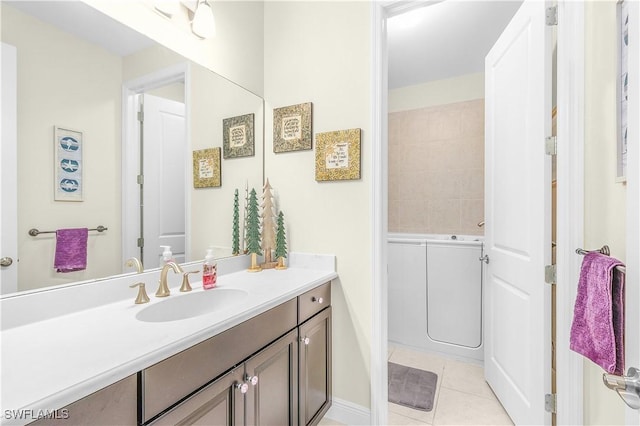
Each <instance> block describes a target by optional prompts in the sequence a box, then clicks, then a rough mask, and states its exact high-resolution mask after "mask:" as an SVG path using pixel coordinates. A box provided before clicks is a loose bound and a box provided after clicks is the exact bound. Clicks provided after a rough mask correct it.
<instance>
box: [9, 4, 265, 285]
mask: <svg viewBox="0 0 640 426" xmlns="http://www.w3.org/2000/svg"><path fill="white" fill-rule="evenodd" d="M1 7H2V27H1V28H2V43H3V63H4V62H5V59H7V58H10V56H11V55H7V56H5V55H4V53H5V49H6V48H8V49H13V52H14V53H15V58H16V65H15V66H16V70H17V73H16V74H15V80H16V81H14V82H13V83H9V84H13V85H15V87H16V88H17V90H16V102H15V108H14V109H15V111H14V112H13V114H11V113H8V114H7V111H6V108H3V111H2V114H3V115H2V126H3V127H4V126H5V125H8V123H9V124H10V123H11V122H13V123H14V125H15V130H16V135H17V136H16V137H15V140H5V138H4V136H3V140H2V144H6V143H14V144H15V145H16V147H17V149H16V152H17V159H16V161H15V165H16V176H17V179H16V182H13V183H14V184H16V193H17V202H16V205H17V214H16V217H15V229H16V230H17V250H18V258H17V259H15V262H14V266H13V267H12V268H15V278H14V279H12V280H7V279H6V278H5V276H4V275H3V278H2V287H3V289H2V293H3V294H7V293H11V292H14V291H24V290H34V289H40V288H43V287H47V286H51V285H58V284H67V283H73V282H80V281H86V280H91V279H100V278H105V277H109V276H113V275H118V274H122V273H129V272H131V273H133V271H132V270H131V269H128V268H126V267H125V265H124V263H125V260H126V259H127V258H129V257H131V256H136V257H138V258H141V259H143V260H144V262H143V263H145V265H144V266H145V270H146V269H149V268H153V267H158V265H159V259H160V256H161V254H162V249H161V248H160V246H161V245H171V246H172V251H173V253H174V258H175V259H176V260H177V261H179V262H188V261H195V260H199V259H202V258H203V257H204V255H205V252H206V249H207V248H209V247H212V248H213V249H214V251H215V253H216V255H217V257H223V256H230V255H231V246H232V241H231V238H232V218H233V204H234V192H235V190H236V189H238V190H239V193H240V206H242V205H243V202H244V194H245V188H246V187H248V188H249V189H250V188H256V190H258V189H259V188H261V186H262V182H263V153H264V146H263V123H264V102H263V99H262V98H260V97H259V96H257V95H255V94H253V93H251V92H250V91H248V90H246V89H244V88H242V87H240V86H239V85H237V84H235V83H234V82H232V81H229V80H227V79H225V78H223V77H221V76H220V75H218V74H216V73H214V72H212V71H211V70H209V69H205V68H204V67H202V66H200V65H197V64H195V63H190V62H189V61H188V60H187V59H185V58H184V57H182V56H180V55H179V54H177V53H176V52H174V51H172V50H170V49H167V48H166V47H164V46H161V45H159V44H157V43H155V42H154V41H152V40H150V39H149V38H147V37H145V36H143V35H141V34H138V33H136V32H135V31H133V30H132V29H130V28H127V27H125V26H123V25H121V24H119V23H117V22H116V21H114V20H113V19H111V18H109V17H107V16H105V15H102V14H101V13H100V12H98V11H96V10H95V9H93V8H91V7H90V6H88V5H86V4H84V3H82V2H77V1H75V2H74V1H70V2H47V1H44V2H6V1H3V2H2V4H1ZM7 46H9V47H7ZM7 60H9V59H7ZM3 66H4V65H3ZM3 75H4V73H3ZM3 84H7V83H6V82H5V80H4V77H3ZM140 108H144V114H143V115H142V114H140V116H143V117H144V120H143V121H142V122H140V121H138V116H139V114H138V112H139V111H140ZM245 116H249V117H252V118H253V122H252V126H253V127H252V134H253V142H252V141H251V138H245V139H242V138H241V139H239V142H238V143H240V144H243V143H244V144H251V143H253V146H254V149H253V155H244V156H240V155H238V156H235V157H229V158H223V149H222V147H223V131H224V126H223V122H224V121H225V119H230V118H231V119H233V120H231V121H227V124H229V123H231V124H236V125H237V124H238V123H248V122H247V121H246V118H244V119H243V118H240V117H245ZM12 117H13V118H12ZM56 128H57V129H58V130H59V131H65V130H68V131H72V132H76V133H72V136H73V135H76V136H77V138H80V139H81V140H80V143H81V151H82V156H81V163H80V165H79V166H80V167H81V168H82V173H81V174H79V175H78V176H79V179H78V183H79V184H80V185H81V189H82V194H81V195H82V196H81V197H80V199H79V200H64V199H63V200H59V199H58V200H57V199H56V197H54V188H55V187H56V185H58V184H59V182H58V180H59V179H58V175H57V174H56V172H55V170H56V167H57V166H58V165H59V164H58V163H59V162H60V154H59V152H58V148H57V145H56V144H57V143H58V142H56V138H55V137H54V133H55V129H56ZM249 128H250V124H246V126H245V127H244V128H243V129H244V130H248V129H249ZM60 129H62V130H60ZM227 130H228V129H227ZM248 133H250V132H248ZM210 148H220V163H221V185H220V186H207V187H201V188H195V187H194V179H195V180H200V178H201V177H203V176H205V177H206V175H202V176H201V175H199V174H198V173H201V171H202V169H198V168H195V169H194V162H193V158H194V153H196V157H198V156H199V155H200V154H203V153H202V150H205V149H210ZM238 152H242V153H243V154H244V153H246V151H243V150H238ZM203 155H205V157H204V158H205V159H206V160H207V161H209V159H211V158H214V159H215V153H214V154H211V153H210V152H209V151H207V153H206V154H203ZM198 158H199V157H198ZM196 163H197V162H196ZM202 164H204V163H202ZM213 164H215V162H214V163H213ZM72 166H74V165H73V164H72ZM74 167H75V166H74ZM207 170H208V169H207ZM3 173H5V170H4V169H3ZM194 173H196V176H195V177H194ZM138 175H142V176H144V177H138ZM6 183H7V182H6V179H5V180H3V186H4V185H5V184H6ZM9 183H12V182H9ZM2 194H3V198H2V200H3V203H2V205H4V206H6V205H7V202H6V200H5V198H4V194H5V191H4V189H3V192H2ZM62 198H64V197H62ZM4 226H5V225H4V224H3V228H4ZM98 226H104V227H106V228H108V229H107V230H106V231H104V232H97V231H90V232H89V237H88V243H87V246H88V247H87V265H86V269H85V270H81V271H75V272H68V273H61V272H56V270H54V256H55V252H56V235H55V233H41V234H39V235H37V236H32V235H29V230H30V229H32V228H36V229H38V230H39V231H41V232H47V231H56V230H58V229H67V228H85V227H86V228H90V229H91V228H96V227H98ZM142 243H143V244H142ZM139 245H142V247H139ZM3 274H4V272H3Z"/></svg>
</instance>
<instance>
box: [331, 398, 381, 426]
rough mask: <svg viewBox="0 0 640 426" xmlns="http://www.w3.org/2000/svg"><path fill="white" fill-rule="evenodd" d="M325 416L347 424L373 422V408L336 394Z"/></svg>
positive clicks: (368, 423) (367, 423)
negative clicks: (341, 397) (337, 396)
mask: <svg viewBox="0 0 640 426" xmlns="http://www.w3.org/2000/svg"><path fill="white" fill-rule="evenodd" d="M325 417H326V418H328V419H331V420H333V421H336V422H339V423H342V424H345V425H370V424H371V410H369V409H368V408H366V407H363V406H362V405H358V404H354V403H353V402H349V401H347V400H344V399H340V398H336V397H335V396H334V397H333V401H332V402H331V408H329V411H327V414H326V415H325Z"/></svg>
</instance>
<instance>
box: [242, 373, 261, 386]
mask: <svg viewBox="0 0 640 426" xmlns="http://www.w3.org/2000/svg"><path fill="white" fill-rule="evenodd" d="M244 381H245V382H247V383H251V386H255V385H257V384H258V376H250V375H248V374H245V376H244Z"/></svg>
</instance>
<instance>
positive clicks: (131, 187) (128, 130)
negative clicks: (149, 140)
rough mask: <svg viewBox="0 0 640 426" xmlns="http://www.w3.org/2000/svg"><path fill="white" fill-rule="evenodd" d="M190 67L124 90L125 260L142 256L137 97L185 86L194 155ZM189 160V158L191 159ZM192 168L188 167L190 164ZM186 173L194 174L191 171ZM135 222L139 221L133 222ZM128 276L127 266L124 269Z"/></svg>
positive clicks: (176, 68) (169, 70)
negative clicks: (157, 90)
mask: <svg viewBox="0 0 640 426" xmlns="http://www.w3.org/2000/svg"><path fill="white" fill-rule="evenodd" d="M189 76H190V65H189V64H188V63H181V64H177V65H174V66H171V67H168V68H164V69H162V70H158V71H156V72H153V73H151V74H147V75H144V76H142V77H139V78H136V79H133V80H129V81H126V82H125V83H124V84H123V87H122V102H123V104H122V255H123V258H124V259H128V258H130V257H138V256H139V254H140V252H139V249H138V246H137V240H138V237H139V236H140V220H139V217H140V211H139V207H140V205H139V199H140V198H139V197H140V190H139V187H138V185H137V175H138V170H139V165H140V151H139V149H138V143H137V141H138V137H139V130H138V121H137V111H138V110H137V108H138V103H137V99H136V96H135V95H137V94H139V93H143V92H144V91H147V90H151V89H155V88H158V87H162V86H165V85H167V84H171V83H175V82H178V81H183V82H184V91H185V93H184V103H185V125H186V134H187V136H186V147H185V149H186V151H187V152H191V123H190V117H191V111H190V109H191V108H190V93H191V81H190V78H189ZM187 157H188V156H187ZM187 166H188V164H187ZM186 170H190V168H189V167H187V168H186ZM190 179H191V177H190V175H189V173H187V176H186V180H187V187H190V182H191V180H190ZM185 206H186V208H185V209H186V211H185V215H186V216H185V219H186V220H185V233H186V241H185V257H186V258H187V259H190V258H191V256H190V246H191V244H190V235H191V221H190V220H189V218H190V211H191V208H190V206H191V191H186V194H185ZM132 218H135V220H134V219H132ZM123 272H124V265H123Z"/></svg>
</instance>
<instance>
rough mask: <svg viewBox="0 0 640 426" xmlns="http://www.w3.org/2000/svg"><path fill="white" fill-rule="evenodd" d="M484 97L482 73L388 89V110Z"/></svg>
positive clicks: (396, 110)
mask: <svg viewBox="0 0 640 426" xmlns="http://www.w3.org/2000/svg"><path fill="white" fill-rule="evenodd" d="M473 99H484V73H476V74H467V75H461V76H458V77H452V78H447V79H443V80H436V81H430V82H428V83H423V84H417V85H415V86H408V87H402V88H399V89H394V90H389V112H398V111H407V110H412V109H418V108H426V107H430V106H438V105H445V104H452V103H456V102H464V101H470V100H473Z"/></svg>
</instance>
